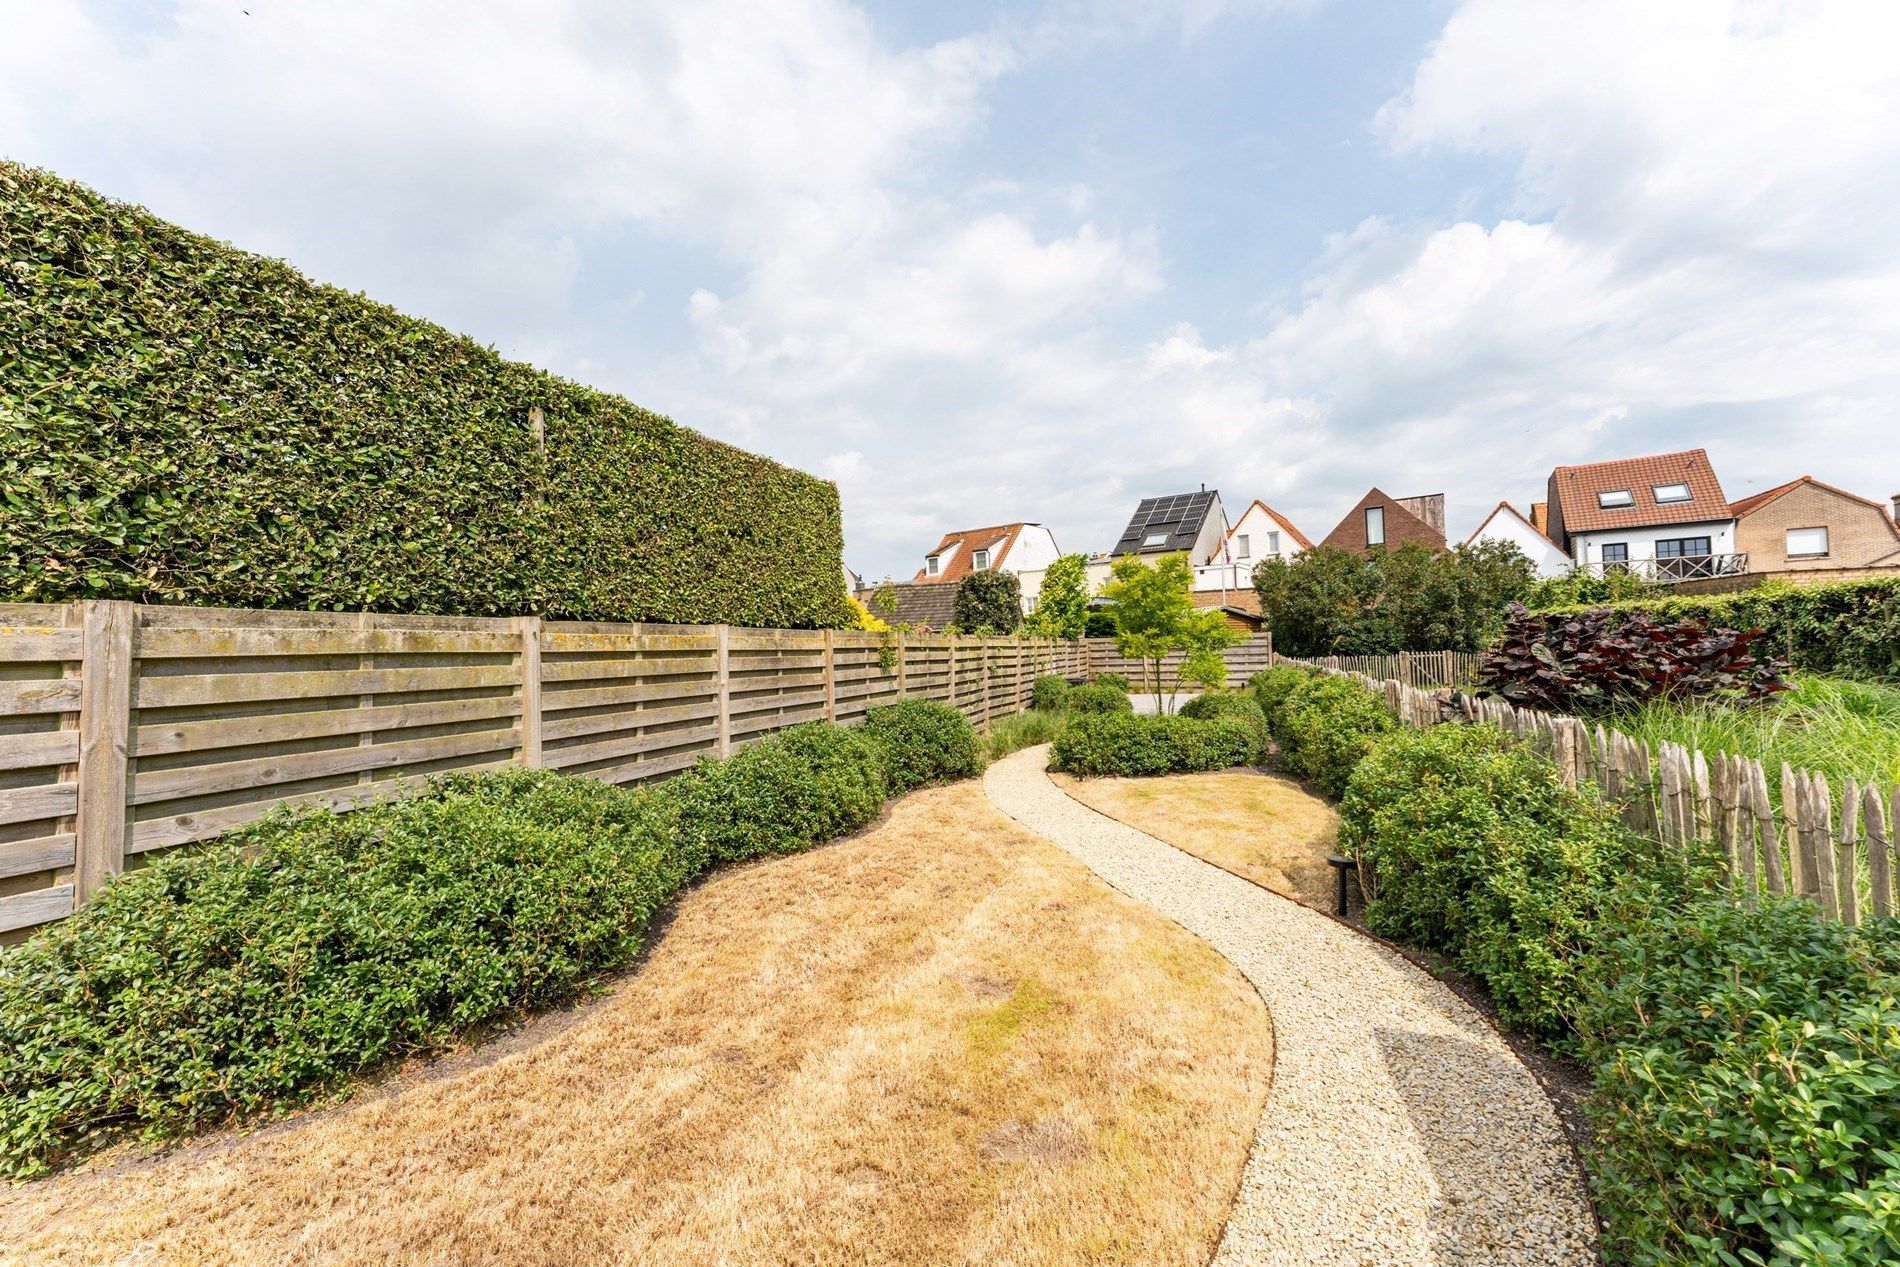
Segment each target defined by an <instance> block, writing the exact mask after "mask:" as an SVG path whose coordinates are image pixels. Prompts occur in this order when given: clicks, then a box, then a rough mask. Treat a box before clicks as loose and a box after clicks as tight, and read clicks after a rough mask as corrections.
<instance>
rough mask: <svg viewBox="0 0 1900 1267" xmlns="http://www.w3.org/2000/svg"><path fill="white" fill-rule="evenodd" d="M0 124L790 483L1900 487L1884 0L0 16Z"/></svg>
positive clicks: (1302, 517)
mask: <svg viewBox="0 0 1900 1267" xmlns="http://www.w3.org/2000/svg"><path fill="white" fill-rule="evenodd" d="M0 30H4V31H5V32H6V34H7V38H5V39H4V40H0V153H4V154H6V155H7V156H8V157H12V158H16V159H21V160H24V161H27V162H32V163H36V164H40V165H44V166H47V167H50V168H52V169H54V170H55V171H58V172H60V173H62V174H64V175H67V176H71V177H74V178H77V179H80V180H83V181H85V182H87V183H89V184H91V185H93V186H95V187H97V188H98V189H100V190H102V191H103V192H106V193H108V194H111V195H113V196H116V197H121V198H126V199H130V200H133V201H137V202H141V203H144V204H146V205H147V206H149V207H151V208H152V209H154V210H155V211H157V212H159V213H160V214H162V215H164V216H166V217H168V218H171V219H174V220H177V221H179V222H181V223H184V224H186V225H189V226H191V227H193V228H195V229H198V230H201V231H203V232H207V233H210V234H213V235H215V236H217V237H221V238H225V239H228V240H230V241H232V242H235V243H237V244H238V245H240V246H243V247H246V248H249V249H252V250H257V251H262V252H265V253H268V254H272V255H278V256H282V257H284V258H286V259H288V260H290V261H291V262H292V263H293V264H295V265H296V266H297V267H299V268H301V269H302V270H304V271H305V272H306V273H308V274H309V275H311V276H313V277H315V278H318V279H320V280H322V281H326V282H332V283H336V284H339V285H343V286H347V287H350V288H353V289H360V290H363V291H367V292H368V293H369V294H371V295H373V296H375V297H376V298H379V299H382V300H385V301H388V302H390V303H393V304H395V305H397V306H398V307H401V308H403V309H405V310H407V311H410V312H414V313H418V314H421V315H424V316H428V317H430V318H433V319H434V320H437V321H440V322H442V323H443V324H445V325H448V326H450V327H452V328H454V329H456V330H460V331H463V332H466V333H468V334H471V335H473V336H475V337H476V338H478V339H480V340H483V341H484V342H489V343H492V344H494V345H495V346H496V347H498V348H499V349H500V350H501V351H502V352H504V353H505V354H507V355H509V356H514V357H520V358H523V359H527V360H531V361H534V362H537V363H539V364H542V365H545V366H547V367H549V368H552V369H554V370H557V371H559V372H561V373H564V374H567V375H569V376H571V377H574V378H578V379H581V380H584V381H586V382H590V383H593V384H595V385H598V386H601V387H604V388H608V389H610V390H614V391H618V392H621V393H623V394H625V395H627V396H629V397H631V398H632V399H634V400H637V401H639V402H641V403H642V404H645V405H647V406H649V407H651V408H654V409H658V410H660V411H662V412H665V413H667V414H669V415H671V416H672V417H674V418H676V419H677V420H678V421H680V422H682V423H684V424H686V425H688V426H691V427H694V428H697V429H699V430H701V431H704V432H706V433H707V434H710V435H714V436H718V437H721V438H723V439H727V440H731V441H733V442H735V443H737V444H740V445H743V446H745V447H748V448H751V449H755V450H757V451H760V452H763V453H767V454H770V455H771V456H773V457H775V458H778V459H780V460H782V461H785V462H788V463H791V464H793V465H796V466H799V467H802V468H804V469H807V470H811V471H815V472H820V473H823V474H825V475H827V476H829V477H831V478H833V479H835V480H837V481H838V483H839V486H840V488H841V489H842V491H843V495H844V506H845V529H846V545H847V551H846V558H847V561H848V562H849V563H850V564H851V565H852V566H853V567H854V568H857V569H858V570H860V571H862V572H864V573H865V574H866V575H867V576H869V577H872V578H876V577H879V576H882V575H884V574H886V573H893V574H896V575H898V576H900V577H905V576H908V575H909V574H910V572H912V571H913V570H914V569H915V568H916V567H917V565H918V562H919V560H920V558H921V556H922V555H923V553H924V552H925V550H926V549H927V548H928V547H929V546H931V545H933V544H934V543H935V541H936V539H937V537H938V535H939V534H940V533H941V532H942V531H943V530H945V529H948V528H956V527H964V526H972V525H976V524H981V523H992V522H999V521H1009V520H1015V519H1030V520H1040V521H1042V522H1045V523H1048V524H1049V525H1051V526H1052V527H1053V528H1054V530H1055V532H1056V536H1057V540H1058V542H1059V543H1060V544H1061V545H1062V546H1063V547H1064V548H1066V549H1081V550H1088V549H1102V548H1106V547H1107V546H1109V545H1110V544H1112V542H1113V539H1114V537H1115V535H1116V533H1117V531H1118V530H1119V528H1120V527H1121V524H1122V523H1123V521H1125V519H1126V518H1127V515H1128V513H1129V511H1130V510H1131V509H1132V508H1133V504H1134V502H1135V500H1136V499H1137V498H1138V497H1141V496H1146V495H1151V494H1157V493H1168V492H1178V491H1184V490H1188V489H1192V488H1195V487H1198V486H1199V485H1200V484H1202V483H1203V482H1204V483H1206V484H1207V485H1209V486H1210V487H1216V488H1219V489H1220V490H1221V493H1222V496H1223V498H1224V499H1225V500H1226V501H1227V503H1228V504H1229V506H1230V507H1234V508H1235V509H1236V510H1237V509H1238V507H1240V506H1244V505H1245V504H1246V502H1247V500H1248V499H1250V498H1253V497H1263V498H1266V499H1268V500H1269V501H1272V502H1273V503H1274V504H1275V505H1276V506H1278V507H1280V508H1281V509H1283V510H1284V511H1286V512H1287V513H1289V514H1290V515H1291V516H1292V517H1293V518H1294V520H1295V522H1297V523H1299V524H1301V525H1302V527H1304V528H1305V529H1306V531H1307V532H1309V533H1310V534H1311V535H1313V536H1314V537H1318V536H1319V535H1321V534H1322V533H1324V532H1325V531H1326V530H1327V529H1329V528H1330V527H1331V525H1332V524H1333V523H1334V522H1335V521H1336V520H1337V519H1338V518H1339V517H1340V515H1342V514H1343V513H1344V512H1345V511H1346V510H1347V509H1348V508H1349V507H1350V506H1351V505H1352V504H1353V503H1354V501H1356V500H1357V498H1358V497H1359V495H1360V494H1361V493H1362V492H1363V491H1364V490H1365V488H1366V487H1368V486H1369V485H1372V484H1378V485H1380V486H1381V487H1383V488H1384V489H1385V490H1386V491H1387V492H1388V493H1392V494H1394V495H1401V496H1402V495H1407V494H1414V493H1423V492H1433V491H1440V490H1442V491H1444V492H1446V493H1447V494H1448V501H1449V510H1450V519H1451V527H1452V529H1453V530H1454V532H1455V533H1456V534H1458V535H1462V534H1463V533H1465V532H1468V531H1469V530H1470V529H1471V528H1472V527H1474V526H1475V524H1476V522H1477V520H1478V519H1479V518H1480V517H1481V516H1482V515H1483V514H1484V513H1485V512H1486V511H1487V510H1488V509H1489V508H1490V507H1491V506H1492V505H1493V504H1495V503H1496V502H1497V501H1498V500H1499V499H1500V498H1509V499H1512V500H1514V501H1516V502H1517V503H1518V504H1519V505H1524V504H1526V503H1528V502H1529V501H1530V500H1531V499H1532V498H1533V497H1535V496H1539V495H1540V494H1541V490H1542V488H1543V481H1544V477H1545V475H1546V474H1547V473H1548V471H1549V469H1550V467H1551V466H1552V465H1554V464H1557V463H1562V462H1579V461H1591V460H1596V459H1600V458H1606V457H1616V456H1629V455H1635V454H1640V453H1647V452H1657V451H1662V450H1667V449H1673V448H1683V447H1690V446H1694V445H1706V446H1708V447H1709V448H1710V450H1711V451H1712V454H1713V456H1714V459H1715V463H1716V468H1717V471H1718V473H1719V474H1720V475H1721V476H1722V479H1723V481H1724V485H1725V487H1726V489H1727V491H1728V492H1729V493H1730V495H1731V496H1741V495H1744V494H1746V493H1748V492H1751V491H1755V490H1757V489H1760V488H1765V487H1768V486H1769V485H1771V484H1774V483H1778V482H1780V481H1782V480H1784V479H1787V478H1791V477H1792V476H1794V475H1797V474H1802V473H1810V474H1813V475H1816V476H1818V477H1820V478H1822V479H1825V480H1830V481H1833V482H1836V483H1840V484H1843V485H1845V486H1846V487H1848V488H1851V489H1853V490H1855V491H1857V492H1861V493H1863V494H1866V495H1868V496H1873V497H1880V498H1884V497H1885V496H1887V495H1888V494H1891V493H1894V492H1896V491H1900V417H1897V414H1900V411H1897V410H1896V408H1895V403H1894V402H1895V401H1896V399H1900V229H1897V227H1896V226H1900V210H1897V209H1900V58H1896V57H1894V55H1893V50H1894V49H1895V48H1900V5H1896V4H1893V3H1891V0H1814V2H1813V3H1800V4H1795V3H1788V4H1782V3H1749V2H1742V0H1670V2H1669V3H1666V4H1661V3H1656V2H1655V0H1588V2H1582V3H1568V2H1565V0H1532V2H1530V3H1526V2H1525V0H1465V2H1464V3H1450V2H1443V0H1440V2H1421V0H1225V2H1223V0H1025V2H1024V3H1002V2H1001V0H991V2H983V3H970V4H954V5H950V4H942V3H937V2H935V0H888V2H886V0H878V2H873V3H866V4H861V5H860V4H851V3H845V2H844V0H750V2H742V0H679V2H677V3H648V4H630V3H621V2H616V0H482V2H480V3H474V2H470V0H454V2H449V0H439V2H434V3H429V2H410V3H405V2H402V0H375V2H370V0H327V2H326V3H323V4H309V3H297V2H295V0H179V2H176V3H161V2H158V0H150V2H144V3H140V2H135V0H120V2H118V3H108V2H105V0H94V2H88V3H82V2H80V0H0Z"/></svg>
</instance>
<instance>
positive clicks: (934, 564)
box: [924, 554, 943, 576]
mask: <svg viewBox="0 0 1900 1267" xmlns="http://www.w3.org/2000/svg"><path fill="white" fill-rule="evenodd" d="M942 572H943V556H942V555H940V554H933V555H931V556H929V557H928V558H926V559H925V560H924V575H925V576H937V575H939V574H941V573H942Z"/></svg>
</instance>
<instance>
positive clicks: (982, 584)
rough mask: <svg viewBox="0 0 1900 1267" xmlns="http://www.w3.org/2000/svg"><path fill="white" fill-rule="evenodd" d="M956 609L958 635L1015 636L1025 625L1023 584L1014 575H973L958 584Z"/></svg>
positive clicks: (1005, 573) (976, 573) (954, 625)
mask: <svg viewBox="0 0 1900 1267" xmlns="http://www.w3.org/2000/svg"><path fill="white" fill-rule="evenodd" d="M953 610H954V615H953V616H952V617H951V620H952V627H953V628H954V629H955V630H956V631H957V632H959V633H966V634H967V633H998V634H1006V633H1014V632H1015V631H1016V630H1017V629H1020V628H1021V627H1022V623H1023V583H1022V581H1021V580H1020V579H1018V578H1017V576H1016V574H1015V573H1014V572H972V573H970V574H969V575H968V576H966V577H964V578H963V579H962V580H960V581H958V582H957V593H956V601H955V606H954V609H953Z"/></svg>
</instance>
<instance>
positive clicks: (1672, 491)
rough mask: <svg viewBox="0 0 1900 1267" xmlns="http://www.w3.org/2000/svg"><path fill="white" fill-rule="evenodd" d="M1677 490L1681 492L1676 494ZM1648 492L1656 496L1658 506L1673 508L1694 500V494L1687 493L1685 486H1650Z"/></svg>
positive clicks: (1687, 489) (1686, 486) (1687, 487)
mask: <svg viewBox="0 0 1900 1267" xmlns="http://www.w3.org/2000/svg"><path fill="white" fill-rule="evenodd" d="M1677 489H1681V490H1682V491H1681V492H1677V491H1676V490H1677ZM1649 491H1650V492H1652V493H1654V494H1655V495H1656V504H1657V505H1658V506H1675V505H1679V504H1681V503H1682V502H1692V501H1694V500H1695V494H1694V493H1691V492H1690V491H1689V486H1688V485H1687V484H1652V485H1651V486H1650V489H1649ZM1665 494H1666V495H1665Z"/></svg>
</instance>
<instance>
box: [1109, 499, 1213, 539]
mask: <svg viewBox="0 0 1900 1267" xmlns="http://www.w3.org/2000/svg"><path fill="white" fill-rule="evenodd" d="M1216 496H1217V494H1215V493H1211V492H1200V493H1173V494H1170V495H1168V496H1165V497H1146V498H1143V499H1142V501H1141V504H1140V505H1138V506H1136V507H1135V514H1134V517H1133V518H1132V519H1130V520H1129V521H1128V527H1127V528H1126V529H1124V530H1123V532H1122V535H1121V537H1120V539H1119V540H1118V541H1117V542H1116V550H1115V553H1118V554H1128V553H1133V552H1135V551H1138V550H1140V549H1142V548H1144V547H1147V548H1150V549H1182V548H1185V547H1186V546H1188V545H1191V544H1192V543H1193V539H1194V537H1195V536H1197V535H1198V534H1199V533H1200V530H1201V524H1202V522H1203V521H1204V520H1205V519H1206V518H1207V512H1208V509H1209V508H1210V507H1211V506H1212V505H1213V503H1214V498H1215V497H1216ZM1163 533H1165V534H1166V535H1167V537H1168V540H1166V541H1164V542H1160V543H1157V544H1156V545H1155V546H1152V547H1149V546H1148V545H1147V542H1148V538H1150V537H1153V536H1156V535H1159V534H1163Z"/></svg>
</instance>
